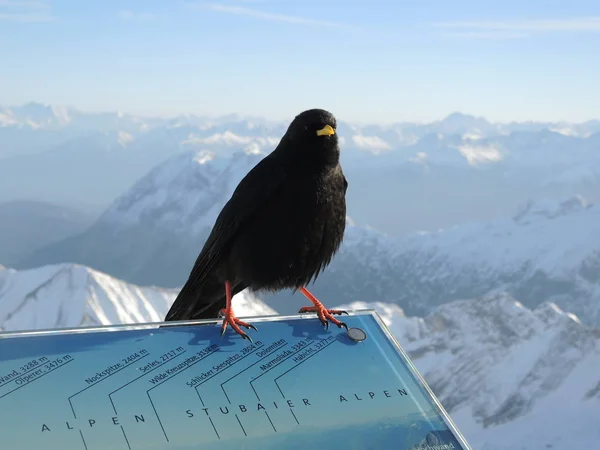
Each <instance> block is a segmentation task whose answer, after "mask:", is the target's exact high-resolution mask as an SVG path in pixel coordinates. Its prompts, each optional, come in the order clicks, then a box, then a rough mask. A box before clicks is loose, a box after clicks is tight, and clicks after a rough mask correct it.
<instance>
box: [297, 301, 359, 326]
mask: <svg viewBox="0 0 600 450" xmlns="http://www.w3.org/2000/svg"><path fill="white" fill-rule="evenodd" d="M311 312H314V313H317V316H318V317H319V321H320V322H321V325H323V327H324V328H325V331H327V330H329V322H331V323H334V324H335V325H337V327H338V328H342V327H343V328H345V329H346V330H348V325H346V324H345V323H344V322H341V321H339V320H337V319H336V318H335V317H333V315H334V314H336V315H342V314H346V315H349V314H348V313H347V312H346V311H342V310H340V309H326V308H325V307H324V306H323V305H319V306H303V307H302V308H300V310H299V311H298V313H299V314H304V313H311Z"/></svg>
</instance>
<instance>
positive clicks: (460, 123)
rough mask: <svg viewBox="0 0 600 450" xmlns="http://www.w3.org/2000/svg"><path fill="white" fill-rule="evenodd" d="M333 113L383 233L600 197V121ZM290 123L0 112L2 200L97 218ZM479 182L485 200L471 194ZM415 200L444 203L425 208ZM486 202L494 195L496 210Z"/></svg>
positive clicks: (258, 144)
mask: <svg viewBox="0 0 600 450" xmlns="http://www.w3.org/2000/svg"><path fill="white" fill-rule="evenodd" d="M337 114H338V116H339V117H338V118H339V129H338V134H339V136H340V140H341V143H342V150H343V151H342V160H343V163H344V167H345V169H346V171H347V173H348V175H349V176H350V177H351V178H352V179H355V180H356V184H351V188H350V190H349V194H348V195H349V202H350V204H351V205H352V207H353V211H354V212H353V216H354V218H355V219H356V220H357V221H358V223H363V224H364V223H368V224H370V225H373V226H376V227H377V228H380V229H383V230H385V231H387V232H392V233H394V232H406V231H410V230H413V229H414V228H415V227H417V228H431V227H439V226H448V225H450V224H454V223H456V222H457V221H460V220H465V219H487V218H489V217H491V216H493V215H494V214H498V213H501V214H502V213H504V214H506V213H508V211H510V209H511V208H514V206H515V201H517V202H518V201H523V200H524V199H525V197H527V196H531V195H538V194H543V195H553V194H556V193H559V194H561V195H565V194H572V193H574V192H580V193H583V194H584V195H587V196H596V195H597V192H598V189H597V187H598V184H600V163H599V161H598V156H597V155H598V152H597V151H595V150H596V149H598V148H599V146H600V121H590V122H586V123H583V124H562V123H561V124H551V123H510V124H496V123H490V122H488V121H487V120H485V119H484V118H480V117H473V116H469V115H465V114H460V113H454V114H451V115H449V116H448V117H446V118H444V119H442V120H438V121H434V122H432V123H422V124H419V123H395V124H389V125H381V124H364V125H358V124H354V123H350V122H346V121H344V120H343V119H344V117H343V112H337ZM288 122H289V119H288V120H282V121H277V122H274V121H267V120H264V119H261V118H254V117H240V116H236V115H231V116H224V117H217V118H214V117H199V116H193V115H186V116H179V117H175V118H152V117H138V116H132V115H128V114H123V113H119V112H115V113H110V112H109V113H85V112H82V111H78V110H76V109H74V108H71V107H58V106H52V105H42V104H37V103H30V104H27V105H23V106H18V107H5V108H2V107H0V201H9V200H14V199H34V200H42V201H47V202H51V203H56V204H67V205H70V206H80V205H86V206H94V207H96V208H98V209H99V211H98V213H99V212H100V211H101V210H103V209H104V208H106V207H107V206H108V205H109V204H110V203H111V202H112V201H113V200H114V198H115V197H117V196H118V195H121V194H122V193H123V192H124V191H125V190H126V189H128V188H129V187H131V186H132V185H133V184H134V183H135V182H136V181H137V180H138V179H139V178H141V177H142V176H143V175H145V174H146V173H147V172H148V171H149V170H150V169H151V168H152V167H154V166H156V165H157V164H159V163H161V162H163V161H165V160H166V159H168V158H170V157H171V156H173V155H175V154H177V153H180V152H184V151H211V152H213V153H216V154H219V155H221V156H231V155H232V154H234V153H238V152H241V151H262V152H268V151H271V150H272V149H273V148H274V147H275V145H276V144H277V142H278V141H279V139H280V138H281V136H282V135H283V133H284V132H285V129H286V127H287V124H288ZM75 186H77V188H74V187H75ZM352 186H361V189H353V187H352ZM474 186H476V187H477V189H476V190H477V191H478V192H480V193H481V194H480V196H477V197H474V198H471V197H472V196H471V195H469V192H473V191H474ZM506 186H510V188H509V189H508V190H506V189H505V191H506V192H505V193H504V194H503V193H502V192H501V191H500V187H506ZM392 193H393V194H392ZM413 193H422V195H425V196H427V199H426V200H427V203H428V204H431V203H432V202H434V203H435V204H436V206H437V207H434V208H431V207H430V208H426V207H423V206H421V204H422V202H420V201H418V200H420V199H413V198H411V196H410V195H409V194H413ZM484 196H487V197H488V198H489V197H491V196H494V197H496V198H497V200H496V202H495V204H494V207H493V208H492V207H491V206H490V202H487V201H485V200H484V199H483V198H480V197H484ZM373 198H377V199H380V200H381V201H384V202H388V201H392V202H393V201H397V202H401V203H402V205H403V207H404V208H406V207H409V208H410V209H409V211H408V212H409V214H406V216H407V218H406V219H405V220H404V221H399V220H396V219H394V218H391V217H389V214H388V215H386V214H382V213H381V212H378V211H377V210H374V209H373V206H372V205H373V204H374V203H375V202H373V201H372V199H373ZM465 198H468V199H469V200H468V201H467V200H463V199H465ZM448 199H451V200H452V201H451V204H452V208H448V207H446V206H445V205H448V204H449V203H448ZM599 199H600V197H598V198H596V197H594V200H599ZM438 209H439V212H438Z"/></svg>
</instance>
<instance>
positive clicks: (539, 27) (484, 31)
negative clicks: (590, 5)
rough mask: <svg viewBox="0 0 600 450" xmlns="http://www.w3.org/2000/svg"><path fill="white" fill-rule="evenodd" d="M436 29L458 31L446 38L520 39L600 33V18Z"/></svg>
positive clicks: (494, 22) (480, 22) (442, 25)
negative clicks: (555, 34)
mask: <svg viewBox="0 0 600 450" xmlns="http://www.w3.org/2000/svg"><path fill="white" fill-rule="evenodd" d="M433 25H434V26H435V27H437V28H445V29H453V30H460V31H458V32H449V33H447V34H446V35H448V36H457V37H471V38H481V39H486V38H487V39H490V38H521V37H527V36H530V35H532V34H536V33H537V34H539V33H557V32H587V33H600V16H593V17H579V18H571V19H527V20H473V21H459V22H441V23H435V24H433Z"/></svg>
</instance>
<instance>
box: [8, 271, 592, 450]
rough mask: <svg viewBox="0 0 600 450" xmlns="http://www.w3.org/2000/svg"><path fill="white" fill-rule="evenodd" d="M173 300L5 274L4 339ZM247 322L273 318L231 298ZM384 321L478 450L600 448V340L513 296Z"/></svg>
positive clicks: (569, 318) (70, 278)
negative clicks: (17, 332) (16, 332)
mask: <svg viewBox="0 0 600 450" xmlns="http://www.w3.org/2000/svg"><path fill="white" fill-rule="evenodd" d="M175 295H176V290H169V289H159V288H154V287H140V286H135V285H131V284H127V283H125V282H123V281H121V280H118V279H115V278H112V277H110V276H108V275H106V274H103V273H100V272H97V271H94V270H91V269H89V268H87V267H83V266H77V265H70V264H62V265H55V266H46V267H41V268H37V269H32V270H27V271H15V270H12V269H5V268H1V267H0V328H3V329H5V330H24V329H44V328H59V327H74V326H86V325H96V324H103V325H109V324H117V323H139V322H149V321H160V320H161V319H162V317H164V314H165V313H166V311H167V309H168V307H169V305H170V304H171V302H172V301H173V299H174V297H175ZM234 305H235V308H236V313H237V315H238V316H240V317H244V316H246V317H247V316H256V315H269V314H275V311H274V310H272V309H271V308H269V307H268V306H266V305H265V304H264V303H263V302H261V301H260V300H259V299H257V298H255V297H254V296H251V295H248V293H247V292H242V293H240V294H238V295H236V296H235V297H234ZM331 306H335V307H338V306H339V307H341V308H345V309H371V308H372V309H376V310H377V311H378V313H379V314H380V315H381V316H382V318H383V320H384V322H385V323H386V325H387V326H388V327H389V328H390V330H391V331H392V333H393V334H394V335H395V337H396V338H397V340H398V341H399V342H400V344H401V345H402V346H403V347H404V349H405V350H406V351H407V352H408V353H409V355H410V357H411V359H412V360H413V362H414V363H415V364H416V366H417V368H418V370H419V371H420V372H421V373H422V374H423V376H424V377H425V379H426V380H427V382H428V384H429V385H430V386H431V387H432V389H433V390H434V392H435V393H436V395H437V396H438V398H439V399H440V400H441V402H442V403H443V404H444V406H445V408H446V409H447V410H448V411H449V412H450V414H451V415H452V418H453V419H454V421H455V422H456V423H457V425H458V427H459V429H460V430H461V432H462V433H463V434H464V435H465V436H466V437H467V439H468V441H469V442H470V444H471V445H472V447H473V448H474V449H483V450H515V449H518V450H540V449H545V448H552V449H554V450H571V449H574V450H579V449H587V448H595V447H594V446H595V443H596V442H598V440H599V439H600V428H599V427H598V426H597V417H598V415H599V414H600V375H599V373H598V371H597V368H598V367H600V332H599V331H598V330H594V329H592V328H589V327H587V326H585V325H583V324H582V323H581V322H580V320H579V319H578V318H577V317H576V316H574V315H572V314H570V313H566V312H563V311H562V310H560V309H559V308H558V307H557V306H556V305H555V304H553V303H550V302H543V303H541V304H540V305H539V306H538V307H537V308H535V309H534V310H530V309H528V308H526V307H525V306H523V305H522V304H521V303H519V302H517V301H516V300H514V299H513V298H511V297H510V296H508V295H506V294H497V295H493V296H488V297H484V298H479V299H474V300H462V301H454V302H452V303H447V304H444V305H442V306H440V307H438V308H437V309H435V310H434V311H432V313H431V314H429V315H427V316H425V317H407V316H405V314H404V311H403V310H402V309H401V308H400V307H398V306H397V305H395V304H391V303H364V302H354V303H351V304H342V305H336V301H335V300H334V299H332V303H331Z"/></svg>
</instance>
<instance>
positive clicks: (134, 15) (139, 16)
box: [118, 10, 156, 20]
mask: <svg viewBox="0 0 600 450" xmlns="http://www.w3.org/2000/svg"><path fill="white" fill-rule="evenodd" d="M118 16H119V19H122V20H154V19H156V15H155V14H152V13H148V12H133V11H129V10H122V11H119V13H118Z"/></svg>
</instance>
